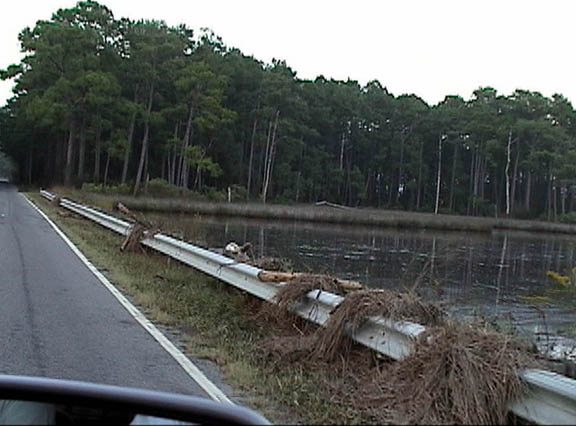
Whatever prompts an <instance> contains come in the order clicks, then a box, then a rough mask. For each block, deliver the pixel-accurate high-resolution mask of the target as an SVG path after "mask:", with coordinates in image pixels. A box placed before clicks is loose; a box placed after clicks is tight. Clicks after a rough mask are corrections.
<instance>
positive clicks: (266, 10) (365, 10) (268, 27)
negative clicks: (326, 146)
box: [0, 0, 576, 105]
mask: <svg viewBox="0 0 576 426" xmlns="http://www.w3.org/2000/svg"><path fill="white" fill-rule="evenodd" d="M75 3H76V2H75V1H74V0H19V1H15V2H10V3H9V6H8V4H7V3H6V0H4V3H3V7H2V13H1V14H0V52H1V53H0V68H5V67H6V66H8V65H9V64H11V63H15V62H18V61H19V59H20V54H19V44H18V40H17V35H18V33H19V31H20V30H21V29H23V28H24V27H26V26H33V25H34V24H35V22H36V21H37V20H38V19H49V18H50V16H51V14H52V13H53V12H55V11H56V10H57V9H58V8H61V7H72V6H74V4H75ZM101 3H102V4H105V5H106V6H108V7H109V8H110V9H111V10H112V11H113V12H114V15H115V16H116V17H117V18H120V17H129V18H132V19H139V18H149V19H151V18H154V19H163V20H165V21H166V22H167V23H168V24H170V25H176V24H178V23H186V24H187V25H188V26H189V27H191V28H193V29H196V30H197V29H199V28H201V27H208V28H211V29H212V30H213V31H214V32H215V33H216V34H218V35H220V36H221V37H222V38H223V40H224V42H225V43H226V45H228V46H233V47H237V48H239V49H240V50H241V51H242V52H244V53H245V54H249V55H250V54H251V55H254V56H255V57H256V58H257V59H260V60H263V61H265V62H270V61H271V59H272V58H273V57H276V58H279V59H285V60H286V62H287V63H288V65H289V66H291V67H292V68H293V69H294V70H295V71H296V72H297V73H298V77H300V78H311V79H313V78H315V77H316V76H317V75H320V74H323V75H324V76H325V77H327V78H330V77H332V78H335V79H344V80H345V79H347V78H348V77H350V78H351V79H354V80H358V81H359V82H360V83H361V84H364V83H366V82H368V81H369V80H372V79H378V80H379V81H380V82H381V83H382V85H383V86H386V87H387V88H388V90H389V91H391V92H392V93H393V94H394V95H400V94H403V93H415V94H416V95H418V96H420V97H422V98H423V99H424V100H425V101H427V102H428V103H429V104H435V103H438V102H439V101H441V100H442V99H443V98H444V96H445V95H449V94H450V95H453V94H458V95H461V96H462V97H464V98H465V99H469V98H470V96H471V94H472V91H473V90H475V89H476V88H478V87H480V86H492V87H494V88H496V89H497V90H498V91H499V92H500V93H503V94H509V93H511V92H512V91H513V90H514V89H516V88H521V89H526V90H534V91H539V92H541V93H542V94H544V95H545V96H551V95H552V94H554V93H562V94H563V95H564V96H566V97H567V98H568V99H569V100H570V101H571V102H573V103H576V58H575V56H574V53H575V51H576V48H575V46H576V13H575V12H576V2H575V1H573V0H565V1H564V0H546V1H544V0H540V1H532V0H495V1H494V0H481V1H476V0H394V1H391V0H380V1H378V0H373V1H369V0H353V1H341V2H337V1H334V0H332V1H325V0H304V1H303V0H289V1H286V0H284V1H278V0H262V1H261V0H228V1H227V0H161V1H142V0H107V1H105V0H102V1H101ZM7 9H8V10H7ZM11 86H12V85H11V83H7V82H0V105H3V104H4V102H5V100H6V98H8V97H9V96H10V95H11V92H10V91H11Z"/></svg>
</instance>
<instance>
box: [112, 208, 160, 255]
mask: <svg viewBox="0 0 576 426" xmlns="http://www.w3.org/2000/svg"><path fill="white" fill-rule="evenodd" d="M116 209H117V210H118V211H119V212H120V213H123V214H125V215H126V216H128V217H129V218H130V219H132V220H133V221H134V223H133V224H132V226H131V227H130V231H129V232H128V235H126V238H125V239H124V241H123V242H122V245H121V246H120V251H130V252H134V251H137V250H142V251H144V247H142V245H141V244H140V243H141V241H142V240H143V239H145V238H149V237H152V236H153V235H154V234H157V233H158V232H160V228H159V227H157V226H154V225H153V224H152V223H150V222H149V221H147V220H146V219H145V218H144V217H143V216H142V217H140V218H139V217H137V216H136V215H135V214H134V213H132V212H131V211H130V209H128V207H126V206H125V205H124V204H122V203H120V202H118V203H117V204H116Z"/></svg>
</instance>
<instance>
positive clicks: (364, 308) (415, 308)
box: [316, 289, 447, 359]
mask: <svg viewBox="0 0 576 426" xmlns="http://www.w3.org/2000/svg"><path fill="white" fill-rule="evenodd" d="M374 316H382V317H384V318H388V319H391V320H393V321H412V322H416V323H419V324H422V325H425V326H434V325H439V324H442V323H443V322H444V321H445V320H446V317H447V314H446V312H445V311H443V310H442V309H441V308H440V307H439V306H437V305H434V304H430V303H424V302H422V301H421V300H420V298H419V297H418V296H417V295H416V294H415V293H414V292H405V293H395V292H392V291H390V290H385V289H367V290H359V291H356V292H353V293H350V294H348V295H347V296H346V297H345V298H344V300H343V301H342V303H340V304H339V305H338V306H337V307H336V308H335V309H334V311H332V313H331V315H330V320H329V321H328V324H326V329H325V330H324V332H323V333H322V336H321V338H320V339H319V342H318V346H317V348H316V352H317V354H318V355H319V356H322V357H326V358H327V359H334V357H335V356H336V355H337V354H338V353H340V352H341V349H342V345H343V343H344V342H349V340H348V339H345V336H346V330H348V331H349V332H352V333H353V332H354V331H355V330H357V329H358V328H359V327H361V326H362V325H363V324H364V323H365V322H366V320H367V319H368V318H369V317H374Z"/></svg>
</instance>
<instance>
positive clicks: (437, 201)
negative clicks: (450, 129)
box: [434, 135, 442, 214]
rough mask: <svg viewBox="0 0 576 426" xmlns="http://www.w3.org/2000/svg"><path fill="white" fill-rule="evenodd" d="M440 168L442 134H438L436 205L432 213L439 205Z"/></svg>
mask: <svg viewBox="0 0 576 426" xmlns="http://www.w3.org/2000/svg"><path fill="white" fill-rule="evenodd" d="M441 169H442V135H439V136H438V173H437V175H436V205H435V207H434V214H438V208H439V207H440V177H441Z"/></svg>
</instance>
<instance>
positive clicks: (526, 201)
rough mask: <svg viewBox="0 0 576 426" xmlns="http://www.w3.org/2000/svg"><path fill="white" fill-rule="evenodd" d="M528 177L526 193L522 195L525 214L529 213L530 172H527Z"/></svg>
mask: <svg viewBox="0 0 576 426" xmlns="http://www.w3.org/2000/svg"><path fill="white" fill-rule="evenodd" d="M527 175H528V177H527V178H526V192H525V194H524V209H525V210H526V212H529V211H530V191H531V190H532V173H530V170H528V172H527Z"/></svg>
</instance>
